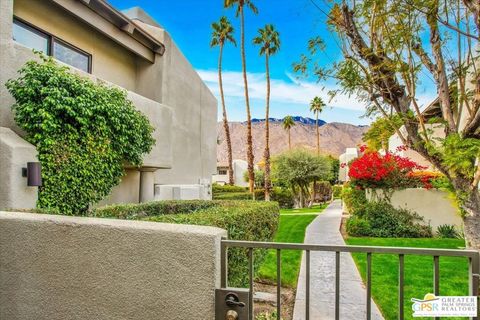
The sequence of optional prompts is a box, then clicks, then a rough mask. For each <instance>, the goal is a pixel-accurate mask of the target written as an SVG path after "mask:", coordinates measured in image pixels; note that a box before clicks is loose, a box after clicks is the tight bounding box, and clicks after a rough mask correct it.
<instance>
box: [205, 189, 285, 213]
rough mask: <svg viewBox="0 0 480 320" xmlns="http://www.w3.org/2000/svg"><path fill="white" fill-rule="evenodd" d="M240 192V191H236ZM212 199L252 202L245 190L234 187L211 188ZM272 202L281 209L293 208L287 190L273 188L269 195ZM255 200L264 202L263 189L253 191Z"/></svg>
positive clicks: (250, 196) (250, 195)
mask: <svg viewBox="0 0 480 320" xmlns="http://www.w3.org/2000/svg"><path fill="white" fill-rule="evenodd" d="M238 190H240V191H238ZM213 199H215V200H252V194H251V193H250V192H248V190H247V189H246V188H242V187H236V186H217V187H214V188H213ZM270 199H271V200H272V201H276V202H278V205H279V206H280V208H282V209H291V208H293V205H294V201H293V194H292V192H291V191H290V190H289V189H283V188H278V187H276V188H273V189H272V192H271V194H270ZM255 200H265V191H264V190H263V189H256V190H255Z"/></svg>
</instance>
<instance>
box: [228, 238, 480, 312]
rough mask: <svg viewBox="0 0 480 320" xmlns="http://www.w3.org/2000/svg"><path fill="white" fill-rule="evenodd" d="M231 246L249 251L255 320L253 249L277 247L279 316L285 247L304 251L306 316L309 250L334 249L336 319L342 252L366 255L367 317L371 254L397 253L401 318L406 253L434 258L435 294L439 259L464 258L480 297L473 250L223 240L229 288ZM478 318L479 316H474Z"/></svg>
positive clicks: (472, 289)
mask: <svg viewBox="0 0 480 320" xmlns="http://www.w3.org/2000/svg"><path fill="white" fill-rule="evenodd" d="M228 248H244V249H246V250H247V252H248V253H247V254H248V279H249V291H250V294H249V298H248V299H249V301H248V303H246V306H247V307H248V314H249V318H250V320H253V319H254V317H253V281H254V267H253V266H254V264H253V257H254V255H253V251H254V250H255V249H271V250H276V258H277V295H276V296H277V297H276V298H277V319H280V314H281V268H282V264H281V255H282V250H300V251H305V268H306V269H305V271H306V272H305V275H306V277H305V281H306V283H305V319H306V320H309V319H310V253H311V252H312V251H324V252H335V319H337V320H338V319H340V254H341V253H342V252H346V253H364V254H366V258H367V266H366V302H365V308H366V315H367V316H366V318H367V319H371V314H372V303H371V301H372V299H371V294H372V255H373V254H393V255H398V319H401V320H402V319H404V271H405V270H404V261H405V256H406V255H420V256H430V257H432V261H433V281H432V289H433V293H434V294H435V295H439V292H440V259H441V257H464V258H467V259H468V262H469V271H468V275H469V279H468V283H469V295H471V296H478V291H479V288H478V286H479V273H480V255H479V252H478V251H474V250H447V249H430V248H400V247H369V246H346V245H345V246H338V245H316V244H298V243H274V242H253V241H234V240H222V242H221V286H222V288H227V287H228V270H227V266H228V258H227V257H228V255H227V250H228ZM472 319H475V320H477V317H475V318H472Z"/></svg>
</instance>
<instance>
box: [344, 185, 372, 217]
mask: <svg viewBox="0 0 480 320" xmlns="http://www.w3.org/2000/svg"><path fill="white" fill-rule="evenodd" d="M342 200H343V203H344V204H345V207H346V209H347V211H348V213H350V214H355V211H356V210H359V209H361V208H362V207H363V206H364V205H365V204H366V203H367V197H366V196H365V190H361V189H360V188H357V187H355V186H353V185H352V184H351V183H346V184H345V186H344V187H343V188H342Z"/></svg>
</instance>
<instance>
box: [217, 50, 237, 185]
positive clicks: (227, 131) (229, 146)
mask: <svg viewBox="0 0 480 320" xmlns="http://www.w3.org/2000/svg"><path fill="white" fill-rule="evenodd" d="M222 56H223V43H220V55H219V57H218V85H219V86H220V97H221V100H222V113H223V130H224V131H225V139H226V140H227V155H228V184H230V185H232V186H233V184H234V181H233V159H232V140H231V138H230V128H229V127H228V119H227V108H226V106H225V96H224V94H223V81H222Z"/></svg>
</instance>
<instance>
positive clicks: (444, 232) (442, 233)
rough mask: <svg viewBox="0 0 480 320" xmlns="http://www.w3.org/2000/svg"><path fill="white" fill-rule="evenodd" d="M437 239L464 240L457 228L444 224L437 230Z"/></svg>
mask: <svg viewBox="0 0 480 320" xmlns="http://www.w3.org/2000/svg"><path fill="white" fill-rule="evenodd" d="M437 237H439V238H453V239H459V238H462V237H461V235H460V233H459V232H458V231H457V228H456V227H455V226H454V225H451V224H442V225H440V226H438V228H437Z"/></svg>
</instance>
